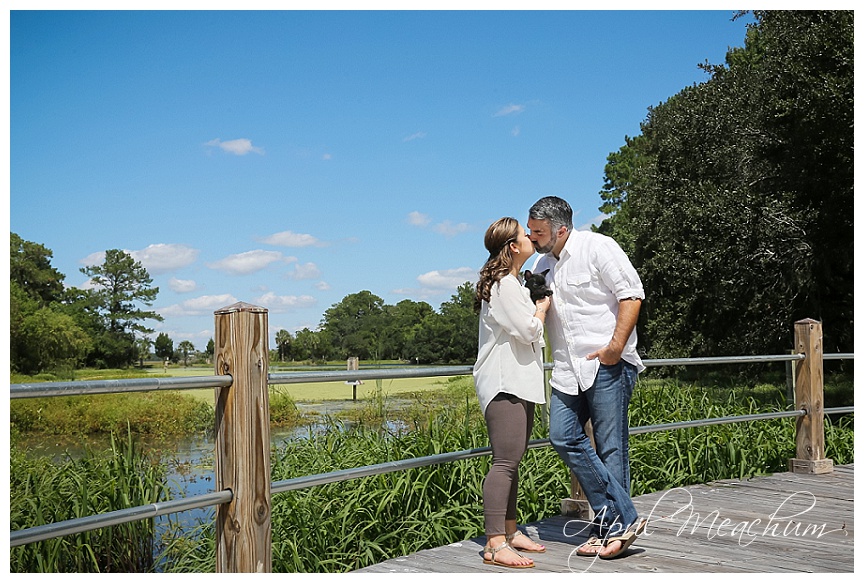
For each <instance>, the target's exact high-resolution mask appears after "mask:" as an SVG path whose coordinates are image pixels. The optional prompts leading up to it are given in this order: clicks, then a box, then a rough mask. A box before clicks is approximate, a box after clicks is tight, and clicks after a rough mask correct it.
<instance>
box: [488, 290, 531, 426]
mask: <svg viewBox="0 0 864 583" xmlns="http://www.w3.org/2000/svg"><path fill="white" fill-rule="evenodd" d="M535 311H536V309H535V306H534V302H532V301H531V294H530V292H529V291H528V288H526V287H524V286H523V285H522V284H521V282H520V281H519V279H518V278H517V277H516V276H515V275H512V274H510V275H507V276H506V277H503V278H501V280H500V281H498V282H497V283H495V284H493V285H492V289H491V293H490V297H489V301H488V302H486V301H484V302H483V305H482V307H481V308H480V338H479V349H478V351H477V362H476V363H475V364H474V387H475V389H476V390H477V399H478V400H479V401H480V410H481V411H482V412H483V413H484V414H485V413H486V406H487V405H488V404H489V402H490V401H492V399H493V398H494V397H495V395H497V394H498V393H501V392H504V393H509V394H511V395H515V396H516V397H519V398H520V399H524V400H525V401H531V402H533V403H545V402H546V392H545V390H544V378H543V346H544V343H543V322H541V321H540V319H539V318H537V317H535V316H534V313H535Z"/></svg>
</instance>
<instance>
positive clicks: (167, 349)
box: [153, 332, 174, 360]
mask: <svg viewBox="0 0 864 583" xmlns="http://www.w3.org/2000/svg"><path fill="white" fill-rule="evenodd" d="M153 351H154V352H155V353H156V356H158V357H159V359H160V360H165V359H166V358H172V357H173V356H174V341H173V340H171V339H170V338H169V337H168V335H167V334H166V333H165V332H160V333H159V335H158V336H156V342H155V343H154V345H153Z"/></svg>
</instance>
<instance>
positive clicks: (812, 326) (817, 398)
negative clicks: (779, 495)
mask: <svg viewBox="0 0 864 583" xmlns="http://www.w3.org/2000/svg"><path fill="white" fill-rule="evenodd" d="M795 349H796V351H797V352H798V353H803V354H804V356H805V358H804V360H799V361H797V363H796V364H797V367H796V374H795V405H796V408H797V409H799V410H804V411H806V412H807V414H806V415H804V416H802V417H798V419H797V421H796V427H795V430H796V435H795V457H794V458H792V459H790V460H789V470H790V471H791V472H794V473H798V474H825V473H828V472H831V471H833V470H834V462H833V461H832V460H830V459H826V458H825V423H824V416H825V413H824V410H825V395H824V387H823V374H822V323H821V322H817V321H816V320H810V319H806V320H799V321H798V322H795Z"/></svg>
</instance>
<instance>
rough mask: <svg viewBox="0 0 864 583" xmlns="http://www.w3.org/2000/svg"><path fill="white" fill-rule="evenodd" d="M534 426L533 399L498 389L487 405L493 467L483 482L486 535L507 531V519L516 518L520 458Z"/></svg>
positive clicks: (487, 423)
mask: <svg viewBox="0 0 864 583" xmlns="http://www.w3.org/2000/svg"><path fill="white" fill-rule="evenodd" d="M533 426H534V403H529V402H528V401H523V400H522V399H519V398H518V397H514V396H513V395H510V394H508V393H499V394H498V395H496V396H495V398H494V399H492V402H491V403H489V405H487V406H486V427H487V430H488V432H489V441H490V443H491V444H492V467H491V468H490V469H489V473H488V474H486V479H485V480H484V482H483V514H484V519H485V529H486V536H495V535H500V534H505V531H504V521H505V520H516V494H517V492H518V491H519V462H520V461H522V456H523V455H525V450H527V449H528V438H529V437H530V436H531V429H532V427H533Z"/></svg>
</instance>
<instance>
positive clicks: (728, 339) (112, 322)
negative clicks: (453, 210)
mask: <svg viewBox="0 0 864 583" xmlns="http://www.w3.org/2000/svg"><path fill="white" fill-rule="evenodd" d="M741 14H743V13H740V14H739V15H738V16H741ZM752 15H753V17H754V22H753V23H752V24H750V25H748V28H747V33H746V37H745V41H744V46H743V47H739V48H732V49H730V50H729V52H728V53H727V55H726V60H725V63H724V64H722V65H712V64H708V63H705V64H703V65H701V67H702V68H703V69H704V70H705V71H706V73H708V75H709V79H708V80H707V81H706V82H704V83H701V84H694V85H693V86H690V87H687V88H685V89H683V90H682V91H680V92H679V93H677V94H676V95H673V96H672V97H670V98H669V99H668V100H667V101H665V102H663V103H660V104H658V105H656V106H654V107H651V108H649V110H648V114H647V117H646V119H645V120H644V121H643V122H642V124H641V127H640V129H641V133H640V134H639V135H637V136H632V137H631V136H625V139H624V142H625V143H624V146H622V147H621V148H620V149H619V150H618V151H616V152H612V153H610V154H609V156H608V158H607V164H606V167H605V169H604V185H603V189H602V190H601V191H600V199H601V203H602V205H601V207H600V210H602V211H603V212H604V213H606V214H607V215H609V217H608V218H607V219H606V220H604V221H603V222H602V223H601V225H600V226H599V227H598V228H597V230H598V231H600V232H601V233H604V234H606V235H609V236H611V237H613V238H614V239H616V240H617V241H618V242H619V243H620V244H621V246H622V247H623V248H624V250H625V251H626V252H627V253H628V255H629V256H630V257H631V259H632V260H633V263H634V265H635V266H636V269H637V270H638V272H639V274H640V276H641V277H642V281H643V284H644V286H645V290H646V300H645V302H644V304H643V309H642V312H641V314H640V320H639V324H638V327H639V337H640V350H641V351H642V352H643V353H644V354H645V355H647V356H650V357H651V358H665V357H685V356H708V355H736V354H774V353H781V352H785V351H787V350H788V349H789V348H791V345H792V323H793V322H794V321H796V320H799V319H802V318H808V317H809V318H815V319H818V320H821V321H822V322H823V323H824V333H825V338H824V346H825V350H826V351H839V352H851V351H852V350H853V349H854V347H853V323H852V311H853V304H854V302H853V253H852V247H853V195H854V190H853V169H854V162H853V153H854V135H853V134H854V131H853V128H854V124H853V119H854V115H853V114H854V107H853V97H854V74H853V73H854V66H853V65H854V61H853V57H854V35H853V15H854V13H853V12H852V11H792V10H788V11H786V10H784V11H754V12H752ZM11 247H12V262H11V280H12V281H11V284H12V285H11V294H10V300H11V301H10V311H11V316H12V317H11V320H10V334H11V351H10V352H11V363H12V367H13V370H17V371H19V372H26V373H32V372H35V371H39V370H46V369H51V368H56V367H59V366H75V365H81V364H84V365H88V366H124V365H128V364H131V363H133V362H134V361H135V360H136V358H137V357H138V356H140V355H141V354H144V353H145V352H147V353H149V351H150V347H151V346H150V344H148V343H149V342H150V341H149V340H148V339H147V338H148V337H149V334H151V333H152V330H151V329H149V328H147V327H146V326H145V325H144V321H146V320H150V319H153V320H157V321H161V319H162V318H161V316H159V315H158V314H157V313H155V312H152V311H148V310H145V309H141V308H139V307H138V305H139V304H142V305H143V306H145V307H147V306H150V305H152V302H153V300H154V299H155V297H156V294H157V293H158V288H156V287H153V286H152V281H151V280H150V277H149V275H148V274H147V272H146V270H145V269H144V268H143V267H142V266H141V265H140V263H138V262H136V261H134V260H133V259H132V258H131V257H130V256H128V255H127V254H125V253H124V252H122V251H119V250H109V251H106V255H105V261H104V263H103V264H102V265H98V266H89V267H86V268H84V269H82V272H84V273H85V274H87V275H88V276H90V277H91V278H92V280H93V282H94V283H95V284H96V285H95V286H93V288H91V289H88V290H80V289H76V288H68V289H66V288H64V287H63V284H62V281H63V278H64V276H63V275H62V274H60V273H59V272H57V271H56V270H55V269H54V268H53V267H51V265H50V259H51V251H50V250H48V249H46V248H45V247H44V246H42V245H39V244H37V243H31V242H28V241H24V240H22V239H21V238H20V237H18V236H17V235H16V234H14V233H13V234H12V237H11ZM473 295H474V291H473V287H472V285H471V284H470V283H469V282H466V283H465V284H463V285H462V286H460V287H459V288H458V289H457V290H456V293H455V294H454V295H453V296H452V297H451V299H450V300H449V301H446V302H444V303H443V304H441V306H440V308H439V309H438V310H437V311H436V310H435V309H433V308H432V306H430V305H429V304H427V303H426V302H415V301H412V300H403V301H401V302H399V303H397V304H395V305H387V304H385V303H384V301H383V300H382V299H381V298H380V297H378V296H376V295H374V294H373V293H372V292H370V291H361V292H358V293H354V294H350V295H348V296H346V297H345V298H344V299H343V300H342V301H341V302H339V303H337V304H334V305H333V306H331V307H330V308H329V309H327V310H326V311H325V312H324V315H323V317H322V320H321V323H320V325H319V326H318V327H317V329H315V330H311V329H309V328H304V329H302V330H300V331H297V332H296V333H295V334H293V335H292V334H291V333H289V332H288V331H287V330H281V331H279V332H278V333H277V335H276V347H275V354H274V357H275V358H276V359H278V360H283V361H287V360H318V361H320V360H332V359H346V358H348V357H352V356H356V357H359V358H361V359H363V360H390V359H398V360H403V361H410V362H416V363H420V364H427V363H471V362H473V361H474V359H475V357H476V349H477V315H476V313H475V312H474V311H473V308H472V303H473ZM165 340H167V341H169V342H170V339H167V336H166V338H165V339H163V341H162V343H163V344H164V342H165ZM157 342H159V338H158V337H157ZM187 348H188V347H187Z"/></svg>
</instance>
